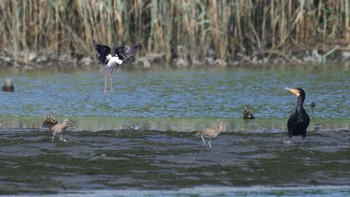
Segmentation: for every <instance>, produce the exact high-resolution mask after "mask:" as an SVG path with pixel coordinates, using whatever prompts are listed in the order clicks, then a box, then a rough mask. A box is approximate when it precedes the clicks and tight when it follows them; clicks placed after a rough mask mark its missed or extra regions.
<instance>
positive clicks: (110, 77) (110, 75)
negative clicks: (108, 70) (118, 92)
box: [109, 74, 113, 93]
mask: <svg viewBox="0 0 350 197" xmlns="http://www.w3.org/2000/svg"><path fill="white" fill-rule="evenodd" d="M109 80H110V82H111V93H112V92H113V83H112V74H109Z"/></svg>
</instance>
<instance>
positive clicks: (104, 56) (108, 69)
mask: <svg viewBox="0 0 350 197" xmlns="http://www.w3.org/2000/svg"><path fill="white" fill-rule="evenodd" d="M141 48H142V45H141V44H135V45H132V46H127V45H124V46H120V47H117V48H115V51H114V54H112V53H111V48H110V47H109V46H106V45H102V44H97V45H96V50H97V52H98V54H99V62H100V63H102V64H106V66H105V67H103V68H102V69H101V71H103V72H105V73H106V75H105V83H104V94H106V92H107V90H106V88H107V87H106V86H107V77H109V79H110V88H111V90H110V91H111V92H112V91H113V84H112V73H113V71H114V69H115V68H116V67H118V66H119V65H121V64H122V63H123V61H125V60H127V59H128V58H130V57H133V56H135V54H136V53H137V52H138V51H139V50H140V49H141Z"/></svg>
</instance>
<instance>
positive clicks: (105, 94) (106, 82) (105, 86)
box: [103, 74, 107, 95]
mask: <svg viewBox="0 0 350 197" xmlns="http://www.w3.org/2000/svg"><path fill="white" fill-rule="evenodd" d="M106 89H107V74H106V75H105V89H104V91H103V93H104V95H106V92H107V90H106Z"/></svg>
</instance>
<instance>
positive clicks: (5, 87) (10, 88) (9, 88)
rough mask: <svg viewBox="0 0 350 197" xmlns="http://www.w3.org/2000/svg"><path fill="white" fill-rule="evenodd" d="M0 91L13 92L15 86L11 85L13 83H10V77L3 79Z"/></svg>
mask: <svg viewBox="0 0 350 197" xmlns="http://www.w3.org/2000/svg"><path fill="white" fill-rule="evenodd" d="M2 91H3V92H13V91H15V86H14V85H13V83H12V81H11V79H10V78H7V79H6V80H5V83H4V85H3V86H2Z"/></svg>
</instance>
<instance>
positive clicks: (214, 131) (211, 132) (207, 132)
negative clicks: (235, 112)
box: [193, 122, 224, 148]
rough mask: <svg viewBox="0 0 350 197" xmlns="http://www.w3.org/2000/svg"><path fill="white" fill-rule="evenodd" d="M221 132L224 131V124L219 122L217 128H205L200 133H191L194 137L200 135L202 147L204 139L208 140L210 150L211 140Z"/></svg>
mask: <svg viewBox="0 0 350 197" xmlns="http://www.w3.org/2000/svg"><path fill="white" fill-rule="evenodd" d="M223 131H224V123H223V122H220V123H219V127H216V128H207V129H204V130H202V131H193V133H194V134H196V135H201V138H202V140H203V145H205V140H204V137H206V138H209V141H208V144H209V147H210V148H211V144H210V141H211V139H212V138H215V137H216V136H218V135H219V134H220V133H221V132H223Z"/></svg>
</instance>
